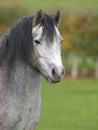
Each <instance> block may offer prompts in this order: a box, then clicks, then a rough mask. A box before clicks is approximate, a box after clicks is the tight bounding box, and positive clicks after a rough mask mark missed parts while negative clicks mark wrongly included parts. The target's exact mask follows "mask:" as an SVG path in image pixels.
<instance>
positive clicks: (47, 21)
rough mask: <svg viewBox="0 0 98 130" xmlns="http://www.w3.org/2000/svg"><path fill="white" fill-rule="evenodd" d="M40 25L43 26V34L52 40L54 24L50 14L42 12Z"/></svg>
mask: <svg viewBox="0 0 98 130" xmlns="http://www.w3.org/2000/svg"><path fill="white" fill-rule="evenodd" d="M41 26H43V35H44V36H45V37H46V38H47V39H48V40H50V41H53V39H54V35H55V34H56V32H55V24H54V21H53V18H52V16H50V15H48V14H43V18H42V21H41Z"/></svg>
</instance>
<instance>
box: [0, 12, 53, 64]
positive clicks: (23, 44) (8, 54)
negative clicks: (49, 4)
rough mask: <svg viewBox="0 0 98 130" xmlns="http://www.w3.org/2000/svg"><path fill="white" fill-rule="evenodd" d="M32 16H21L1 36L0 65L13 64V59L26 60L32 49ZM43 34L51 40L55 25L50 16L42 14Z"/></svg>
mask: <svg viewBox="0 0 98 130" xmlns="http://www.w3.org/2000/svg"><path fill="white" fill-rule="evenodd" d="M33 19H34V16H33V17H23V18H21V19H20V20H19V21H18V22H17V23H16V24H15V25H13V26H12V27H11V28H10V30H9V32H8V33H7V34H6V35H5V36H4V37H3V39H2V41H1V44H0V66H1V65H2V63H5V61H7V63H9V65H11V64H13V63H14V62H15V61H17V60H20V61H21V62H25V63H26V62H28V59H29V58H30V56H31V52H32V49H33V37H32V22H33ZM40 24H41V26H43V35H47V38H48V39H49V40H51V41H52V40H53V36H54V34H55V27H54V22H53V19H52V16H49V15H47V14H43V18H42V20H41V23H40Z"/></svg>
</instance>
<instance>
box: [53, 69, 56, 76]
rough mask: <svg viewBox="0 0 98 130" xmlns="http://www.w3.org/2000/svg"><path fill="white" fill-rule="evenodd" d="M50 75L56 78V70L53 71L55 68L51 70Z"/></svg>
mask: <svg viewBox="0 0 98 130" xmlns="http://www.w3.org/2000/svg"><path fill="white" fill-rule="evenodd" d="M52 75H54V76H56V70H55V68H53V69H52Z"/></svg>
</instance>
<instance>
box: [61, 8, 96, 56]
mask: <svg viewBox="0 0 98 130" xmlns="http://www.w3.org/2000/svg"><path fill="white" fill-rule="evenodd" d="M97 23H98V13H97V12H96V11H95V12H92V11H90V10H89V11H86V12H85V11H84V12H76V13H70V12H67V14H63V19H62V25H61V30H62V32H63V36H64V37H65V41H66V46H65V50H66V51H76V52H78V54H81V55H98V26H97ZM69 44H70V48H69ZM67 46H68V48H67ZM63 50H64V49H63Z"/></svg>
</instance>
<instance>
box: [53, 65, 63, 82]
mask: <svg viewBox="0 0 98 130" xmlns="http://www.w3.org/2000/svg"><path fill="white" fill-rule="evenodd" d="M64 74H65V69H64V67H54V68H52V71H51V75H52V81H54V82H59V81H60V80H61V79H62V78H63V77H64Z"/></svg>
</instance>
